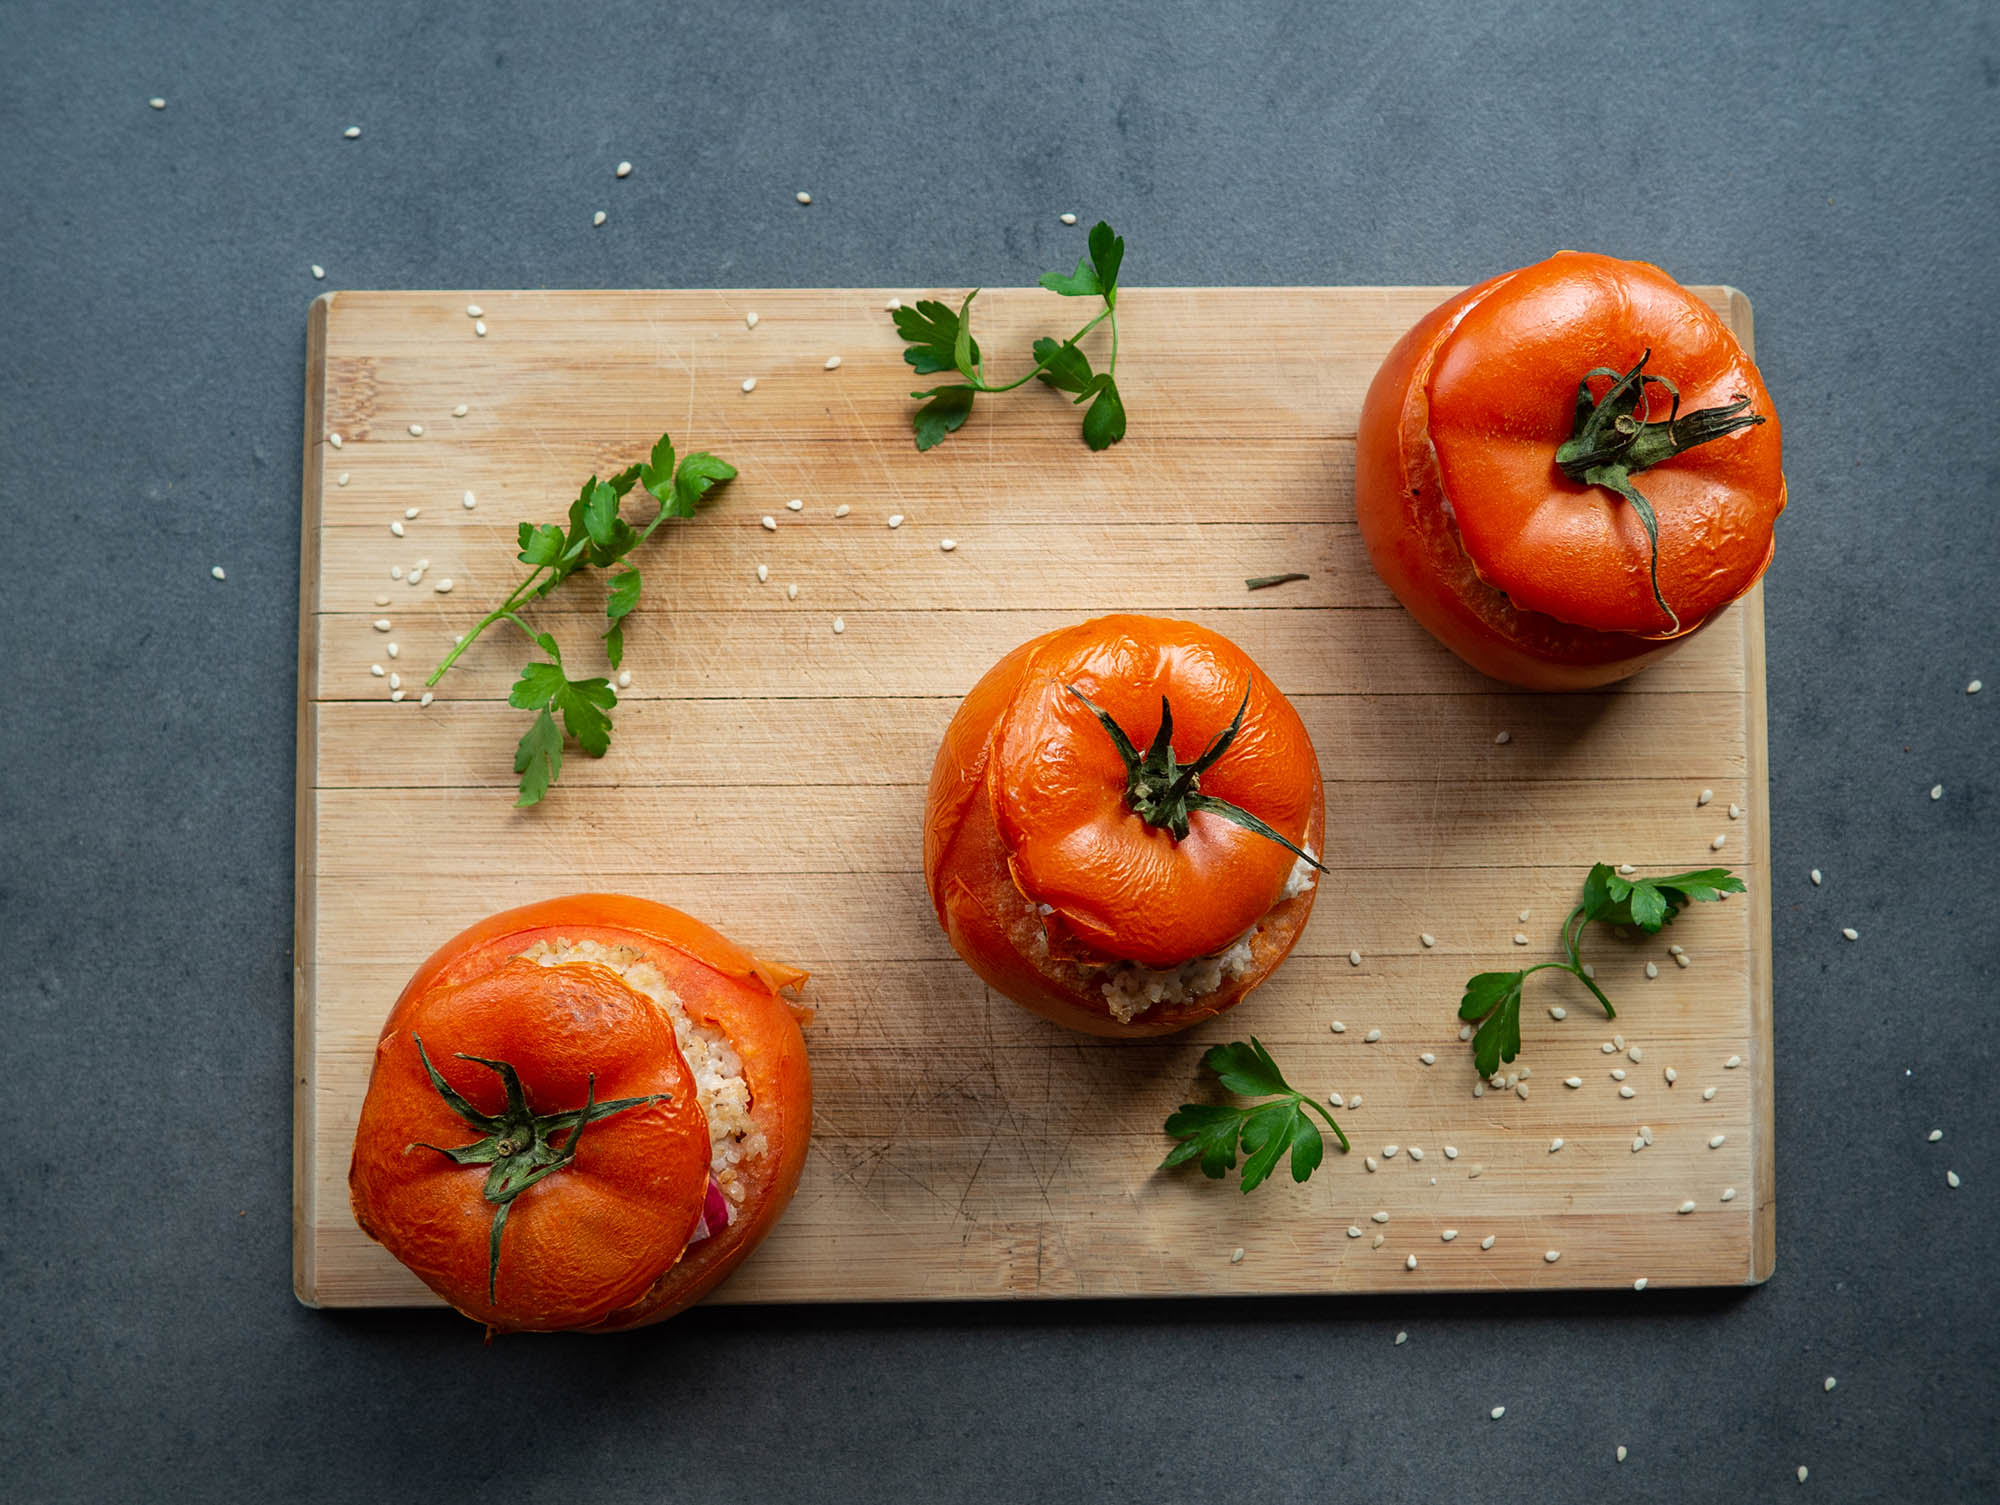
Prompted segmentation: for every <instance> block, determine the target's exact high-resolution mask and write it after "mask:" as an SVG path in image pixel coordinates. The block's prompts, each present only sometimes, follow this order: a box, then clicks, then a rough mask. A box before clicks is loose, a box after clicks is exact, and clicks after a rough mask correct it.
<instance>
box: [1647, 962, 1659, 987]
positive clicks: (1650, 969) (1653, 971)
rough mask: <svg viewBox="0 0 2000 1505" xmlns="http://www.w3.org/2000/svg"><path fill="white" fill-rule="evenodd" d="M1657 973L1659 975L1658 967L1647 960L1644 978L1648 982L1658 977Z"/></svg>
mask: <svg viewBox="0 0 2000 1505" xmlns="http://www.w3.org/2000/svg"><path fill="white" fill-rule="evenodd" d="M1659 975H1660V969H1659V968H1658V967H1657V966H1655V965H1654V964H1653V963H1652V962H1647V963H1646V980H1647V981H1648V982H1651V981H1652V980H1653V979H1654V978H1656V977H1658V976H1659Z"/></svg>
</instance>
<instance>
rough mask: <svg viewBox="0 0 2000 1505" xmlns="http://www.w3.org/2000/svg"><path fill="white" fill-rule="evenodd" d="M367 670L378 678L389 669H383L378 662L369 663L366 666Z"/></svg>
mask: <svg viewBox="0 0 2000 1505" xmlns="http://www.w3.org/2000/svg"><path fill="white" fill-rule="evenodd" d="M368 672H369V673H370V674H372V675H374V676H375V677H376V678H377V679H380V678H381V677H382V676H383V675H385V674H387V673H388V672H389V671H388V670H387V669H384V668H383V667H382V666H381V665H380V664H370V665H369V666H368Z"/></svg>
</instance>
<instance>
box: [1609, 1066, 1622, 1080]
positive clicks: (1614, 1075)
mask: <svg viewBox="0 0 2000 1505" xmlns="http://www.w3.org/2000/svg"><path fill="white" fill-rule="evenodd" d="M1611 1080H1612V1081H1614V1082H1622V1081H1624V1080H1625V1068H1624V1067H1623V1066H1614V1067H1612V1068H1611Z"/></svg>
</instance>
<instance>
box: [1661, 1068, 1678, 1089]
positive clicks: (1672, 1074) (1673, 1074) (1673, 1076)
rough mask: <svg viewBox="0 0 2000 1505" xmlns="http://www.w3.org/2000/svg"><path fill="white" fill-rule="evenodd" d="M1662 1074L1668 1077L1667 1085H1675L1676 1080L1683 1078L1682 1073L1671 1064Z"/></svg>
mask: <svg viewBox="0 0 2000 1505" xmlns="http://www.w3.org/2000/svg"><path fill="white" fill-rule="evenodd" d="M1660 1075H1661V1076H1663V1077H1665V1078H1666V1079H1667V1085H1668V1086H1669V1087H1671V1086H1673V1084H1674V1083H1675V1082H1678V1081H1679V1080H1680V1079H1681V1074H1680V1073H1679V1072H1678V1071H1675V1070H1674V1068H1673V1067H1671V1066H1669V1067H1668V1068H1667V1069H1666V1070H1665V1071H1663V1072H1661V1073H1660Z"/></svg>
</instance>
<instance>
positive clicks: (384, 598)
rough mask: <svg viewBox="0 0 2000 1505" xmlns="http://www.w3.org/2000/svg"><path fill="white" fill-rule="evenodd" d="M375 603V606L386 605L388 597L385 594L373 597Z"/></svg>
mask: <svg viewBox="0 0 2000 1505" xmlns="http://www.w3.org/2000/svg"><path fill="white" fill-rule="evenodd" d="M375 604H376V605H377V606H387V605H388V604H389V598H388V597H387V596H377V597H376V598H375Z"/></svg>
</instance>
